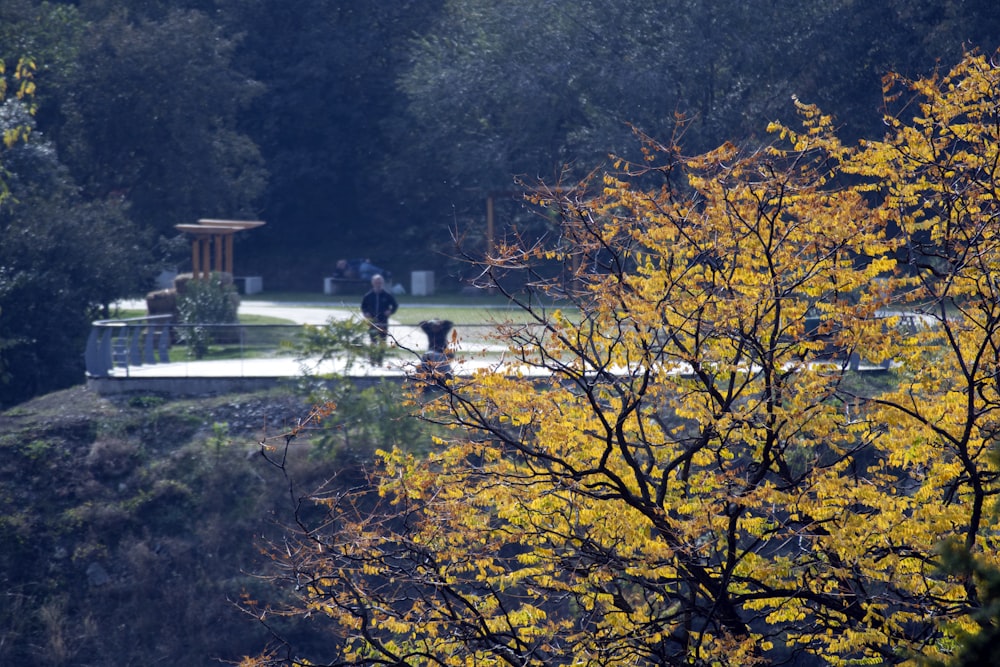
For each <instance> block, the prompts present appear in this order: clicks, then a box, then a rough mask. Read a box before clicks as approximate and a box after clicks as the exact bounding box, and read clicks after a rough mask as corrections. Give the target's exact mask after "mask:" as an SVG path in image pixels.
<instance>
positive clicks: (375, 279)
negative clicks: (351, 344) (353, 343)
mask: <svg viewBox="0 0 1000 667" xmlns="http://www.w3.org/2000/svg"><path fill="white" fill-rule="evenodd" d="M398 308H399V304H398V303H397V302H396V297H394V296H393V295H392V294H391V293H390V292H387V291H386V289H385V279H384V278H382V275H381V274H378V273H377V274H375V275H374V276H372V288H371V289H370V290H369V291H368V293H367V294H365V296H364V298H363V299H361V314H362V315H364V316H365V319H366V320H368V326H369V329H368V337H369V338H371V341H372V344H373V345H376V344H377V345H380V346H382V347H384V346H385V339H386V337H387V336H388V335H389V318H390V317H391V316H392V314H393V313H395V312H396V310H397V309H398Z"/></svg>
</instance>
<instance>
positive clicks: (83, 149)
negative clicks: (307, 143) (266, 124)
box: [56, 10, 266, 233]
mask: <svg viewBox="0 0 1000 667" xmlns="http://www.w3.org/2000/svg"><path fill="white" fill-rule="evenodd" d="M234 46H235V40H234V38H232V37H230V36H228V35H226V34H223V33H222V31H221V30H220V29H219V28H218V26H217V25H215V24H214V23H213V21H212V20H211V19H210V18H209V17H208V16H207V15H206V14H203V13H200V12H197V11H182V10H176V11H170V12H168V13H167V14H166V15H165V16H164V17H163V18H162V19H161V20H157V21H154V20H148V19H140V20H132V19H131V18H130V17H129V16H128V15H127V14H125V13H124V12H123V13H112V14H110V15H108V16H107V17H106V18H104V19H102V20H100V21H98V22H96V23H93V24H90V25H89V26H88V29H87V32H86V35H85V36H84V38H83V42H82V44H81V47H80V51H79V57H78V59H77V61H76V69H75V73H74V76H73V79H72V81H71V82H70V83H69V85H68V89H67V90H66V92H65V99H64V100H63V102H64V104H63V109H62V111H63V113H64V115H65V117H66V121H65V123H64V124H63V125H62V126H60V127H59V130H58V134H57V136H56V140H57V141H58V144H59V149H60V155H61V156H62V157H63V158H64V160H65V161H66V163H67V164H68V165H69V167H70V169H71V171H72V173H73V175H74V177H75V178H76V179H77V180H78V182H79V183H80V185H81V186H82V187H83V192H84V196H85V197H87V198H88V199H93V200H101V199H107V200H117V201H121V202H123V203H125V204H128V206H129V214H130V216H131V217H132V218H133V219H135V220H137V221H140V222H141V223H142V224H143V225H147V226H149V227H152V228H153V229H155V230H156V231H157V232H160V233H168V232H172V231H173V230H172V227H173V225H175V224H177V223H181V222H193V221H194V220H196V219H197V218H200V217H230V218H232V217H237V218H238V217H254V216H255V214H256V207H255V201H256V199H257V198H258V197H259V195H260V194H261V192H262V191H263V188H264V185H265V183H266V171H265V169H264V165H263V161H262V159H261V156H260V154H259V152H258V150H257V147H256V145H255V143H254V142H253V141H252V140H251V139H250V138H249V137H248V136H247V135H245V134H243V133H241V132H239V131H237V129H236V119H237V114H238V113H239V111H240V110H241V109H242V108H243V107H244V106H245V105H246V104H247V103H248V102H249V101H250V99H251V98H252V97H253V96H254V95H256V94H258V93H259V92H260V91H261V88H260V86H259V85H258V84H257V83H256V82H255V81H254V80H253V79H252V78H251V77H248V76H246V75H244V74H242V73H240V72H238V71H236V70H234V69H233V67H232V66H231V58H232V52H233V48H234Z"/></svg>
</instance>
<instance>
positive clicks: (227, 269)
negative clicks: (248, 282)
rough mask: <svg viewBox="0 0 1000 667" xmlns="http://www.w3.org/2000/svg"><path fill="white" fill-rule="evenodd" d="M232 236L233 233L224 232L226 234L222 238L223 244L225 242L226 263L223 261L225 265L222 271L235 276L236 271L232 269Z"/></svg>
mask: <svg viewBox="0 0 1000 667" xmlns="http://www.w3.org/2000/svg"><path fill="white" fill-rule="evenodd" d="M234 236H235V234H232V233H230V234H226V236H225V237H224V239H223V240H224V242H225V244H226V263H225V267H224V268H223V271H225V272H226V273H228V274H229V275H231V276H233V277H235V276H236V272H235V271H234V270H233V237H234Z"/></svg>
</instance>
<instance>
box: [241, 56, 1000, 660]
mask: <svg viewBox="0 0 1000 667" xmlns="http://www.w3.org/2000/svg"><path fill="white" fill-rule="evenodd" d="M998 98H1000V69H998V68H997V67H996V66H995V65H994V64H992V63H991V62H990V61H989V60H988V59H987V58H985V57H983V56H981V55H977V54H969V55H967V56H966V58H965V59H964V60H963V61H962V62H961V64H959V65H958V66H956V67H955V68H953V69H952V70H950V71H948V72H947V73H942V74H940V75H936V76H933V77H929V78H922V79H915V80H910V79H907V78H905V77H890V78H888V79H887V80H886V99H887V103H888V105H889V107H890V108H894V109H897V110H898V111H897V113H895V114H894V115H890V116H887V117H886V119H885V121H886V124H887V126H888V128H889V129H888V132H887V133H886V135H885V137H884V138H883V139H881V140H875V141H865V142H863V143H862V145H861V146H860V147H858V148H854V147H850V146H846V145H845V144H844V143H842V141H841V140H840V139H839V138H838V136H837V135H836V133H835V131H834V128H833V121H832V119H831V118H830V117H829V116H826V115H824V114H822V113H821V112H820V111H819V110H818V109H817V108H816V107H815V106H811V105H805V104H799V105H798V107H797V108H798V111H799V114H800V116H801V123H799V124H797V125H796V126H791V125H783V124H780V123H774V124H772V126H771V128H770V129H771V131H772V132H773V133H774V134H775V135H776V136H775V139H774V143H773V144H771V145H768V146H765V147H760V148H756V149H740V148H738V147H736V146H734V145H732V144H723V145H722V146H720V147H719V148H717V149H715V150H713V151H710V152H707V153H703V154H701V155H697V156H693V157H688V156H685V155H684V154H682V153H681V152H680V151H679V149H678V147H677V146H675V145H669V144H662V143H659V142H656V141H653V140H649V139H647V140H646V141H645V142H644V148H645V151H644V153H645V158H644V159H643V160H642V161H640V162H629V161H626V160H622V161H619V162H617V163H616V169H615V170H614V171H609V172H607V173H605V174H603V175H599V176H598V175H595V176H594V177H593V179H591V180H587V181H583V182H581V183H580V184H579V185H578V187H577V188H576V190H575V191H574V192H572V193H571V194H569V195H567V194H566V193H565V192H564V191H559V192H555V191H541V192H539V193H538V194H537V195H536V197H535V202H536V203H537V204H539V205H540V206H542V207H543V208H545V209H547V210H548V211H549V212H552V213H554V214H555V215H556V216H557V217H558V219H559V231H560V233H559V235H558V237H555V236H554V237H553V238H552V240H551V241H550V242H544V241H543V242H538V241H537V240H535V239H533V238H528V239H525V241H526V242H514V241H511V242H510V243H507V244H502V245H499V246H498V247H497V249H496V252H495V255H493V256H491V257H489V258H488V259H487V260H486V262H485V263H484V264H483V265H482V266H481V271H482V275H484V276H485V277H487V278H488V279H489V281H490V284H491V285H492V286H493V287H494V288H497V289H502V285H503V283H504V281H503V279H502V278H503V274H504V273H506V272H509V271H518V272H529V273H531V272H533V271H534V267H536V266H539V265H540V264H542V263H544V262H558V263H560V264H562V265H563V266H564V271H563V272H562V273H561V274H560V275H559V276H558V278H557V279H554V280H552V279H547V278H545V274H544V273H538V274H535V275H534V276H533V277H531V278H529V280H528V283H529V291H528V294H527V296H524V295H517V294H514V295H511V296H512V298H514V299H515V300H517V301H518V302H519V303H521V305H522V307H523V308H524V309H525V310H526V311H527V312H528V313H529V314H530V315H532V316H533V318H534V325H531V326H526V325H523V324H518V325H512V326H510V327H509V328H508V329H507V331H506V338H507V340H508V342H509V344H510V349H509V356H508V357H507V359H506V361H504V362H502V363H500V364H498V367H497V368H496V369H492V370H490V371H488V372H482V373H479V374H477V375H476V376H475V377H473V378H468V379H456V380H455V381H454V382H453V383H452V384H451V385H449V387H448V389H447V391H445V392H444V393H443V394H441V395H440V396H438V398H436V399H431V400H427V397H423V398H422V399H421V400H422V405H421V413H422V414H423V416H424V417H425V418H426V419H428V420H430V421H432V422H435V423H438V424H440V425H441V426H446V427H449V428H450V429H451V431H450V432H449V433H448V434H447V435H445V436H442V437H440V438H439V439H438V441H437V446H436V447H435V448H433V450H432V451H431V452H430V453H429V454H428V455H427V456H416V455H414V454H413V453H412V452H410V451H407V450H405V449H403V448H398V447H397V448H393V449H392V450H386V451H385V452H383V455H382V457H383V467H382V468H381V469H380V470H379V471H378V472H376V473H375V474H373V476H372V479H371V486H366V487H363V488H361V489H358V490H357V491H356V492H354V493H345V492H343V491H340V490H338V491H336V492H331V491H327V490H323V489H321V490H320V491H318V492H317V493H316V494H314V495H313V497H312V498H311V499H310V500H311V503H310V504H308V505H305V506H304V507H308V508H309V511H308V512H307V511H305V510H303V511H302V512H301V513H300V514H299V515H298V518H299V521H300V528H301V530H300V531H299V534H298V539H297V540H295V541H294V542H293V541H291V540H289V541H287V542H285V543H283V545H282V546H281V548H280V549H279V550H276V551H275V553H274V555H275V557H276V559H277V561H278V562H279V563H281V564H283V565H284V567H285V572H286V575H285V576H284V577H282V578H279V582H281V583H284V584H285V586H284V587H283V588H282V590H283V591H284V592H286V593H288V594H289V595H291V596H292V597H294V598H295V599H296V601H295V602H293V603H292V604H291V605H287V600H286V601H285V604H274V605H270V606H268V605H261V606H259V607H256V608H255V609H256V613H257V614H258V615H259V617H260V618H261V620H262V621H264V622H265V623H267V619H268V618H272V617H277V618H282V617H283V616H290V617H292V618H295V619H301V620H304V619H307V618H309V619H315V618H316V617H317V616H318V617H320V618H323V619H326V622H327V626H328V634H327V638H328V645H327V646H324V647H323V649H322V650H321V651H319V652H314V651H309V650H308V649H305V648H302V647H299V646H296V644H295V642H294V641H291V642H289V643H287V644H285V645H283V646H282V645H276V647H275V649H274V650H273V651H271V652H268V653H266V654H264V655H263V656H261V657H260V658H258V659H255V660H248V661H247V664H296V665H298V664H303V665H304V664H329V665H381V664H392V665H427V664H438V665H462V664H483V665H523V666H527V665H537V666H539V667H541V666H549V665H551V666H554V665H593V666H594V667H598V666H600V667H607V666H609V665H636V664H642V665H677V664H696V665H749V664H789V663H790V664H798V665H813V664H836V665H848V664H913V665H915V664H919V662H920V660H922V659H933V660H947V659H948V658H949V657H950V656H952V655H954V654H955V653H956V652H957V646H958V645H959V643H960V642H963V641H967V638H968V637H969V636H976V635H977V631H978V629H979V628H980V625H982V626H983V627H984V628H985V630H986V631H987V633H988V632H989V631H990V625H989V624H990V623H991V621H992V619H994V618H995V610H994V608H993V607H992V606H990V605H992V603H993V600H994V599H995V596H996V592H995V590H993V588H992V586H993V584H992V583H991V582H992V579H991V576H992V575H991V573H992V572H994V571H995V570H996V569H997V566H998V565H1000V560H998V546H1000V544H998V540H1000V533H998V532H997V530H996V528H995V525H994V524H993V523H992V522H991V521H990V520H989V518H988V517H989V514H990V512H989V510H990V507H991V505H992V504H993V502H994V499H995V497H996V496H997V494H998V493H1000V487H998V481H1000V479H998V476H1000V470H998V467H997V464H998V460H997V457H996V456H994V455H992V454H991V450H993V449H994V448H995V443H996V434H997V430H996V429H997V415H998V410H1000V381H998V377H1000V375H998V369H1000V348H998V347H997V343H996V341H997V339H998V336H1000V331H998V327H1000V305H998V304H1000V299H998V294H997V293H996V290H997V286H996V281H995V280H994V279H993V276H994V274H995V272H996V269H997V266H998V265H1000V243H998V241H1000V230H998V228H997V226H996V216H997V214H998V212H1000V193H998V190H997V187H996V184H997V183H998V182H1000V172H998V169H1000V160H998V157H1000V153H998V151H1000V134H998V132H1000V117H998V107H997V104H996V101H997V99H998ZM539 293H543V294H549V295H551V294H558V295H561V296H562V297H563V298H566V299H569V300H570V301H571V302H572V303H573V304H574V305H576V306H578V308H579V312H580V318H579V320H570V319H568V318H565V317H563V316H562V315H561V314H560V312H559V311H555V312H548V311H546V310H545V309H543V308H541V307H539V305H538V304H539V303H540V302H539V301H538V300H536V299H534V298H533V297H534V296H535V295H537V294H539ZM861 370H865V372H860V371H861ZM376 502H377V503H379V511H377V512H373V511H372V505H373V504H374V503H376ZM942 545H951V547H949V548H943V547H942ZM956 554H965V558H966V560H965V561H961V559H957V560H958V561H959V565H958V566H956V565H955V560H956V558H955V555H956ZM945 556H947V557H945ZM970 563H971V564H970ZM977 584H978V585H977ZM984 636H985V637H987V638H988V637H989V636H990V635H989V634H986V635H984ZM980 644H981V642H980ZM976 650H979V649H978V648H977V644H976V643H975V641H972V642H968V648H967V649H966V655H968V656H975V655H977V654H976V653H974V651H976ZM971 659H974V658H971ZM310 661H312V662H310Z"/></svg>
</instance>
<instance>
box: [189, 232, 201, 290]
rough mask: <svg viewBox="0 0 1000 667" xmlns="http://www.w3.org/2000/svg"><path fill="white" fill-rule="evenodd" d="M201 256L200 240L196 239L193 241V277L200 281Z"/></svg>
mask: <svg viewBox="0 0 1000 667" xmlns="http://www.w3.org/2000/svg"><path fill="white" fill-rule="evenodd" d="M200 256H201V244H200V239H199V238H198V237H195V238H194V240H193V241H191V275H192V276H193V277H194V279H195V280H197V279H198V271H199V266H200V263H199V261H198V260H199V258H200Z"/></svg>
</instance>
